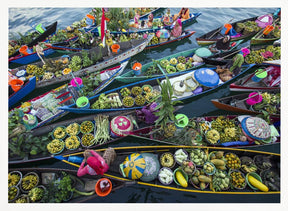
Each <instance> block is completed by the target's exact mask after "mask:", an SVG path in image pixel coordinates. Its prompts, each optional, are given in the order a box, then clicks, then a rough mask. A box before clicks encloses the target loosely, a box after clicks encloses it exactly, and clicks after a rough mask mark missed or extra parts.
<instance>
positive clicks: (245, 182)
mask: <svg viewBox="0 0 288 211" xmlns="http://www.w3.org/2000/svg"><path fill="white" fill-rule="evenodd" d="M233 172H240V173H241V175H242V177H243V178H244V185H243V187H241V188H238V187H236V186H235V185H234V184H233V179H232V176H231V174H232V173H233ZM229 176H230V177H231V185H232V186H233V187H234V188H235V189H237V190H243V189H245V188H246V186H247V181H246V178H245V175H244V174H243V172H241V171H239V170H232V171H230V172H229Z"/></svg>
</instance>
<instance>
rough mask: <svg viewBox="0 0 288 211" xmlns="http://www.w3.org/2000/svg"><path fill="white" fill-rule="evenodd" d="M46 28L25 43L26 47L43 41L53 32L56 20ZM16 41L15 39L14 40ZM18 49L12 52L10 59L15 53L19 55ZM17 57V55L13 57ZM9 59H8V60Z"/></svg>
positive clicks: (55, 27)
mask: <svg viewBox="0 0 288 211" xmlns="http://www.w3.org/2000/svg"><path fill="white" fill-rule="evenodd" d="M45 28H46V30H45V31H44V32H43V33H41V34H40V35H38V36H37V37H36V38H35V39H33V40H32V41H31V42H30V43H26V45H27V47H29V48H30V47H33V46H34V45H37V44H38V43H39V42H42V41H44V40H45V39H46V38H47V37H48V36H49V35H51V34H53V33H55V31H56V29H57V21H56V22H54V23H52V24H51V25H49V26H46V27H45ZM16 42H17V41H16ZM19 54H20V52H19V49H18V50H17V51H16V52H15V53H13V54H12V55H11V56H9V58H10V59H12V57H16V56H17V55H19ZM15 59H17V57H16V58H15ZM13 60H14V59H13ZM9 61H10V60H9Z"/></svg>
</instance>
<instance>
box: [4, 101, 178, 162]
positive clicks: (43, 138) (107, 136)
mask: <svg viewBox="0 0 288 211" xmlns="http://www.w3.org/2000/svg"><path fill="white" fill-rule="evenodd" d="M180 108H181V106H177V107H175V110H174V112H176V111H177V110H179V109H180ZM144 121H145V119H143V118H138V116H137V112H136V111H134V110H133V111H128V112H127V111H117V112H109V113H101V114H98V115H89V116H84V117H78V118H75V119H69V120H65V121H62V122H57V123H54V124H50V125H46V126H43V127H41V128H36V129H33V130H32V131H31V132H27V133H23V134H20V135H18V136H14V137H12V138H10V139H9V164H20V163H27V162H34V161H41V160H47V159H50V158H53V157H54V156H56V155H57V156H63V155H66V154H70V153H71V152H81V151H84V150H85V149H94V148H99V147H103V146H104V145H107V144H109V146H112V145H113V144H114V143H118V142H124V141H123V137H125V136H127V135H128V132H131V131H133V130H137V128H144V127H147V125H150V124H148V123H146V121H145V122H144ZM119 122H125V123H127V124H126V125H125V127H124V126H122V127H120V126H119V124H118V123H119ZM151 124H152V123H151ZM52 142H53V143H54V144H55V143H56V142H57V143H59V144H61V147H60V148H53V147H52V144H51V143H52ZM149 142H151V141H149ZM131 143H132V142H131ZM139 143H140V144H141V143H143V140H142V141H137V140H136V144H139ZM159 143H160V142H158V143H157V145H159ZM48 145H49V147H48ZM55 146H56V145H55Z"/></svg>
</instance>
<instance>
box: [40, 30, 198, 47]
mask: <svg viewBox="0 0 288 211" xmlns="http://www.w3.org/2000/svg"><path fill="white" fill-rule="evenodd" d="M194 33H195V31H184V32H183V34H182V35H181V36H179V37H177V38H175V39H171V40H168V41H165V42H159V43H157V44H151V42H150V43H149V44H148V45H147V46H146V47H145V50H147V49H152V48H153V49H154V48H157V47H160V46H164V45H167V44H170V43H174V42H176V41H180V40H183V39H185V38H188V37H191V36H192V35H193V34H194ZM96 39H97V38H96ZM73 40H76V38H75V39H73ZM46 45H47V46H48V47H49V48H51V49H58V50H66V51H74V52H77V51H82V50H89V48H87V49H83V48H72V47H70V46H69V45H70V44H69V41H66V42H62V43H58V44H46Z"/></svg>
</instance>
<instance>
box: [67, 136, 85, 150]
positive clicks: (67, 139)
mask: <svg viewBox="0 0 288 211" xmlns="http://www.w3.org/2000/svg"><path fill="white" fill-rule="evenodd" d="M71 137H73V136H69V137H67V138H66V139H65V148H66V149H68V150H75V149H77V148H78V147H79V146H80V143H81V140H80V138H79V137H78V136H75V137H76V138H77V140H78V141H79V144H78V145H77V146H76V147H75V148H70V149H69V148H68V147H67V145H66V141H67V140H68V139H69V138H71Z"/></svg>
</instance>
